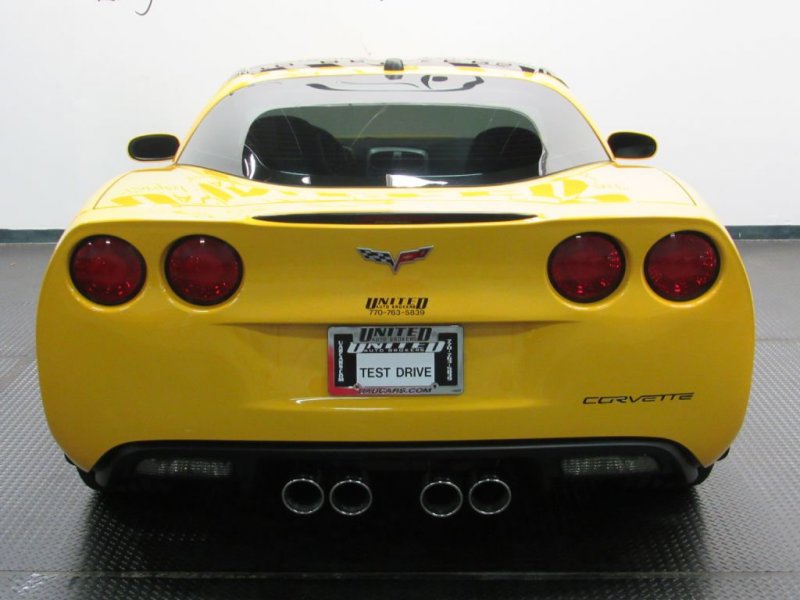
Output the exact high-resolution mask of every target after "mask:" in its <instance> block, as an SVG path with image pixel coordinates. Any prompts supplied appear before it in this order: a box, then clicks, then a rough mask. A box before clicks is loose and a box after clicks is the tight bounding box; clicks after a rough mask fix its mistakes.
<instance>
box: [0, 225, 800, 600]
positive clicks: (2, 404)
mask: <svg viewBox="0 0 800 600" xmlns="http://www.w3.org/2000/svg"><path fill="white" fill-rule="evenodd" d="M740 247H741V248H742V251H743V254H744V257H745V261H746V263H747V266H748V270H749V273H750V276H751V280H752V283H753V288H754V292H755V296H756V306H757V318H758V320H757V328H758V346H757V358H756V361H757V364H756V372H755V380H754V387H753V393H752V397H751V407H750V411H749V414H748V418H747V422H746V425H745V428H744V430H743V432H742V434H741V436H740V437H739V438H738V440H737V442H736V444H735V446H734V449H733V452H732V454H731V457H730V458H729V459H728V460H726V461H724V462H722V463H721V464H720V465H718V467H717V469H715V472H714V474H713V475H712V477H711V478H710V479H709V480H708V481H707V482H706V483H705V484H703V485H702V486H701V487H700V488H698V489H697V490H695V491H693V492H691V493H690V494H688V495H686V496H684V497H669V496H664V495H656V494H644V493H632V492H627V493H625V492H614V491H609V490H607V489H605V488H600V489H595V488H592V487H587V488H580V487H578V488H574V487H572V488H561V487H559V488H557V489H556V490H555V491H554V492H553V493H552V494H551V495H548V496H546V497H543V498H540V500H539V501H538V502H537V503H531V504H529V505H526V506H521V507H520V506H517V507H516V512H515V513H514V514H513V515H510V516H509V518H504V519H499V520H492V521H489V522H487V521H486V520H481V519H478V518H476V517H473V516H471V515H464V517H463V518H460V517H461V515H459V518H456V519H453V520H450V521H448V522H446V523H439V522H435V523H433V522H431V520H429V519H425V518H423V517H422V516H420V515H419V514H418V513H417V511H415V510H408V511H403V509H402V507H398V508H397V510H393V511H391V512H388V513H387V512H384V513H383V514H371V515H367V516H366V517H365V518H364V519H359V520H353V521H348V520H345V519H341V518H331V517H325V516H322V517H320V518H312V519H310V520H292V519H288V520H287V518H286V516H285V514H284V513H283V512H281V511H273V510H272V507H269V506H265V507H261V506H258V505H256V504H254V503H253V501H252V500H247V499H242V498H240V497H232V496H226V495H224V494H209V495H206V496H201V497H198V496H194V497H185V496H176V497H171V498H153V499H151V500H148V502H143V501H142V500H141V499H135V498H134V499H131V498H126V497H121V498H101V497H100V496H98V495H96V494H94V493H92V492H90V491H89V490H87V489H86V488H84V487H83V485H82V484H81V483H80V482H79V481H78V479H77V477H76V476H75V474H74V472H73V471H71V469H70V468H69V467H68V465H67V464H66V463H65V462H64V461H63V459H62V458H61V455H60V453H59V450H58V448H57V447H56V446H55V444H54V442H53V441H52V440H51V439H50V436H49V433H48V431H47V427H46V425H45V423H44V420H43V416H42V411H41V407H40V403H39V392H38V388H37V381H36V365H35V360H34V314H35V306H36V294H37V290H38V287H39V280H40V277H41V274H42V271H43V269H44V266H45V263H46V261H47V258H48V256H49V254H50V252H51V250H52V246H50V245H0V282H2V285H0V450H1V451H2V454H1V455H0V456H2V460H0V598H59V599H61V598H70V599H71V598H75V599H78V598H80V599H85V598H126V599H134V598H153V599H162V598H163V599H172V598H216V597H231V598H262V597H267V596H269V597H276V598H283V597H292V598H294V597H300V598H318V597H335V598H349V597H353V596H367V595H368V596H370V597H380V598H388V599H392V598H409V597H414V598H440V597H456V598H501V599H506V598H507V599H511V598H531V597H537V598H538V597H542V598H568V597H569V598H573V597H574V598H720V599H735V598H798V597H800V486H798V483H800V467H799V466H798V459H799V458H800V435H798V432H800V402H798V398H800V310H798V306H797V303H798V298H800V242H796V241H795V242H741V244H740Z"/></svg>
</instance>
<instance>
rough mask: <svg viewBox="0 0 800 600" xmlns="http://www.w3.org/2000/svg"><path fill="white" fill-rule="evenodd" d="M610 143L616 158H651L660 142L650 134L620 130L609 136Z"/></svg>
mask: <svg viewBox="0 0 800 600" xmlns="http://www.w3.org/2000/svg"><path fill="white" fill-rule="evenodd" d="M608 145H609V146H610V148H611V151H612V152H613V153H614V157H615V158H650V157H651V156H653V155H654V154H655V153H656V150H658V144H657V143H656V141H655V140H654V139H653V138H651V137H650V136H649V135H645V134H644V133H634V132H633V131H618V132H617V133H612V134H611V135H610V136H608Z"/></svg>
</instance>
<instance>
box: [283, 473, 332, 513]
mask: <svg viewBox="0 0 800 600" xmlns="http://www.w3.org/2000/svg"><path fill="white" fill-rule="evenodd" d="M281 500H283V505H284V506H285V507H286V508H287V509H288V510H290V511H291V512H293V513H294V514H296V515H313V514H314V513H315V512H317V511H318V510H319V509H320V508H322V506H323V504H325V492H324V491H323V490H322V486H321V485H320V484H319V481H317V479H316V478H314V477H310V476H306V475H302V476H298V477H294V478H293V479H290V480H289V481H287V482H286V485H284V486H283V489H282V490H281Z"/></svg>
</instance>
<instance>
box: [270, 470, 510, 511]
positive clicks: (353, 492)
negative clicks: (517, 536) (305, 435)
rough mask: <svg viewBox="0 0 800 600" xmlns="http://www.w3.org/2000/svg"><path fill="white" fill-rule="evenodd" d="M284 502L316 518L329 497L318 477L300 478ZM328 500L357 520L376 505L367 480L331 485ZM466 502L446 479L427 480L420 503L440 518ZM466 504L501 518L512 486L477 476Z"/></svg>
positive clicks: (457, 487)
mask: <svg viewBox="0 0 800 600" xmlns="http://www.w3.org/2000/svg"><path fill="white" fill-rule="evenodd" d="M281 500H282V501H283V505H284V506H285V507H286V509H287V510H289V511H290V512H292V513H294V514H296V515H313V514H314V513H316V512H317V511H319V510H320V509H321V508H322V507H323V506H324V505H325V500H326V495H325V490H324V489H323V487H322V484H321V483H320V479H319V478H318V477H316V476H312V475H297V476H295V477H292V478H291V479H289V481H287V482H286V484H285V485H284V486H283V489H282V490H281ZM327 500H328V502H329V503H330V505H331V508H333V510H334V511H335V512H337V513H338V514H340V515H344V516H346V517H355V516H358V515H362V514H364V513H365V512H367V511H368V510H369V508H370V507H371V506H372V500H373V496H372V488H371V487H370V485H369V482H368V481H367V479H366V478H365V477H362V476H357V475H351V476H347V477H344V478H342V479H340V480H338V481H337V482H336V483H334V484H333V485H332V486H331V488H330V491H329V492H328V494H327ZM464 500H465V493H464V491H462V487H461V486H460V485H459V484H458V483H456V482H455V481H454V480H453V479H452V478H450V477H446V476H428V477H426V479H425V481H424V482H423V484H422V489H421V490H420V493H419V504H420V506H421V507H422V510H423V511H424V512H425V514H427V515H430V516H432V517H436V518H439V519H445V518H448V517H452V516H453V515H455V514H456V513H458V511H460V510H461V508H462V506H463V505H464ZM466 501H467V504H468V505H469V507H470V508H471V509H472V510H473V511H475V512H476V513H477V514H479V515H499V514H500V513H502V512H504V511H505V510H506V509H507V508H508V507H509V505H510V504H511V487H510V486H509V485H508V484H507V483H506V482H505V481H504V480H503V479H502V478H500V477H499V476H497V475H493V474H490V475H483V476H473V477H472V478H471V484H470V486H469V488H468V489H467V490H466Z"/></svg>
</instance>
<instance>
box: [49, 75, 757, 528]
mask: <svg viewBox="0 0 800 600" xmlns="http://www.w3.org/2000/svg"><path fill="white" fill-rule="evenodd" d="M424 77H425V76H424V75H423V76H422V79H420V80H419V81H417V82H416V84H415V85H419V86H423V84H424V85H427V86H429V87H435V86H433V83H430V82H428V83H426V80H425V79H424ZM300 79H302V78H300ZM323 79H324V78H323ZM445 79H447V78H445ZM475 79H476V76H475V75H474V74H472V73H470V75H469V76H466V75H462V74H458V76H456V77H453V78H452V80H451V81H449V82H448V81H444V82H443V81H439V82H438V83H437V85H438V86H440V87H439V88H437V89H439V91H442V90H441V86H451V88H447V89H449V90H450V91H453V92H454V93H456V92H458V93H461V92H460V91H459V90H461V91H463V90H466V92H464V93H471V92H469V90H473V89H482V88H480V87H479V85H481V84H478V83H475V82H474V80H475ZM478 79H480V78H478ZM327 81H328V80H325V82H324V83H320V82H318V81H315V82H314V86H316V87H313V90H316V91H315V92H314V93H317V92H319V90H322V91H321V92H319V93H322V94H323V95H324V94H327V93H329V92H330V91H331V90H334V91H336V90H338V88H337V85H338V84H335V82H333V80H331V82H332V83H330V84H328V83H327ZM415 81H416V80H415ZM368 83H369V85H370V86H374V85H376V83H375V81H374V80H370V81H369V82H368ZM503 85H505V83H504V84H503ZM524 85H532V84H529V83H525V84H524ZM554 85H555V84H553V85H549V87H548V86H545V87H546V88H547V89H546V91H545V92H544V94H545V95H546V96H547V98H548V99H546V100H545V101H544V102H545V103H547V102H554V103H555V104H553V106H556V105H557V106H558V108H557V109H554V110H556V112H558V111H562V112H563V111H567V112H564V113H563V114H567V113H570V114H572V113H571V112H570V111H573V112H575V111H577V109H576V108H575V107H574V106H573V105H572V104H571V103H568V106H566V108H565V107H563V106H562V105H561V104H558V102H561V100H558V101H556V100H554V99H553V98H555V97H554V96H552V94H555V93H557V95H559V97H560V98H562V100H564V99H563V97H562V96H561V95H560V94H561V92H556V90H555V87H554ZM320 86H323V87H320ZM289 87H291V86H288V87H287V89H289ZM295 87H297V86H295ZM501 88H502V90H505V88H504V87H502V86H501ZM243 89H245V90H246V89H247V88H243ZM298 89H299V88H298ZM348 89H349V88H348ZM370 90H372V88H370ZM370 90H368V91H367V93H368V96H366V99H365V100H364V101H363V106H362V107H361V109H359V110H358V111H356V113H357V117H358V118H357V119H356V122H361V121H362V120H363V119H364V118H365V117H367V116H368V117H369V119H368V123H367V125H369V123H373V124H375V123H378V125H374V127H375V130H374V132H373V134H372V135H369V134H368V133H365V131H364V129H363V128H361V129H359V128H358V127H355V128H354V125H352V124H350V125H347V124H345V125H342V126H341V131H342V132H344V133H340V134H337V135H333V134H331V133H330V131H329V129H330V130H332V131H334V132H336V131H337V129H336V127H337V125H336V123H338V122H339V121H340V120H341V121H344V119H338V118H337V119H333V120H329V121H326V119H328V117H327V116H326V115H327V112H326V111H322V112H319V111H317V112H315V111H316V110H317V108H318V107H319V104H313V105H312V106H311V108H310V109H309V110H306V111H305V112H302V111H301V108H302V107H300V108H297V109H295V112H294V113H293V114H291V115H290V114H288V112H286V111H284V110H283V109H275V108H269V107H267V108H266V109H265V108H264V107H263V106H260V107H259V108H258V110H255V109H248V110H250V116H249V117H247V119H246V121H247V122H246V124H245V126H244V128H243V129H242V130H241V135H239V136H238V138H237V139H238V142H235V143H234V142H231V143H230V148H229V149H228V151H225V150H224V147H225V143H223V144H222V149H220V150H219V152H217V153H215V152H211V150H209V148H218V146H216V145H214V144H212V143H211V142H212V141H213V140H216V139H217V137H218V136H219V135H221V134H220V132H221V131H224V130H225V128H224V127H222V125H224V124H225V123H229V120H230V118H233V117H230V115H236V114H239V111H240V109H242V107H243V106H244V107H247V106H248V102H251V100H252V97H253V96H252V95H251V96H248V97H249V98H251V100H247V98H248V97H245V98H244V100H242V99H241V97H240V98H239V99H238V100H236V102H234V103H233V104H232V105H231V106H230V107H229V109H226V110H227V111H228V112H227V113H224V114H223V117H220V118H218V119H217V120H216V121H215V120H214V118H213V115H214V114H216V113H214V112H212V114H211V117H207V119H206V121H204V123H206V122H208V126H207V127H205V128H203V125H202V124H201V126H200V127H199V128H198V129H197V130H196V132H195V134H194V135H193V137H192V140H194V141H195V142H196V143H197V144H196V145H195V146H194V150H193V146H192V143H193V142H192V140H190V142H189V145H188V146H187V149H185V150H184V152H183V155H182V158H181V159H179V162H180V163H183V164H182V165H181V164H179V165H177V166H173V167H169V168H167V169H160V170H159V169H156V170H153V171H145V172H140V173H134V174H132V175H129V176H127V177H125V178H123V179H122V180H120V181H118V182H117V183H116V184H114V185H113V186H112V187H111V188H110V189H108V190H106V192H105V193H104V194H102V195H101V196H100V197H99V200H98V201H97V202H96V204H95V205H94V206H93V207H92V208H91V209H90V210H87V211H85V212H84V213H82V214H81V215H80V216H79V217H78V219H77V220H76V222H75V224H74V226H73V227H72V228H70V229H69V230H68V231H67V233H66V234H65V236H64V237H63V238H62V240H61V241H60V243H59V246H58V247H57V249H56V252H55V254H54V256H53V258H52V260H51V264H50V266H49V268H48V271H47V275H46V277H45V280H44V283H43V287H42V292H41V300H40V306H39V316H38V325H37V331H38V333H37V343H38V349H37V351H38V358H39V369H40V381H41V389H42V396H43V399H44V405H45V411H46V415H47V418H48V422H49V424H50V427H51V429H52V431H53V434H54V436H55V437H56V439H57V441H58V442H59V444H60V445H61V446H62V448H63V449H64V451H65V453H66V455H67V456H68V458H69V460H70V461H72V462H73V463H74V464H75V465H76V466H77V467H78V468H79V470H81V471H82V472H83V473H84V475H85V477H86V479H87V480H88V481H90V482H91V483H92V484H94V485H98V486H100V487H113V486H115V485H122V484H124V483H126V482H128V481H131V480H151V481H162V480H165V481H166V480H173V479H174V480H181V479H190V480H194V479H201V480H205V479H211V480H241V479H251V480H261V481H271V482H279V483H280V486H281V490H282V497H283V500H284V503H285V505H286V506H287V507H288V508H289V509H290V510H292V511H293V512H297V513H300V514H308V513H311V512H315V511H316V510H318V509H319V508H320V507H321V505H322V504H321V503H324V502H325V500H326V496H327V499H328V501H329V502H330V503H331V504H332V505H333V506H334V508H335V509H336V510H337V511H339V512H341V513H342V514H359V513H360V512H363V510H366V508H368V506H369V504H370V503H371V502H372V491H371V489H370V486H369V484H368V481H369V478H370V477H373V476H376V475H377V474H379V473H387V472H394V471H396V472H404V473H406V474H410V475H411V476H413V477H419V479H420V482H421V483H420V491H419V494H420V501H421V502H422V504H423V507H425V509H426V511H427V512H429V513H430V514H432V515H434V516H449V515H450V514H452V513H453V512H454V511H455V510H458V507H460V506H461V504H462V503H469V504H470V505H472V506H473V508H474V509H475V510H476V511H477V512H480V513H483V514H495V513H498V512H502V510H504V509H505V507H506V506H507V505H508V503H507V502H510V498H511V489H512V487H513V486H512V485H511V484H510V483H509V482H513V481H514V478H525V479H539V480H548V479H551V478H554V477H576V478H579V477H595V476H602V477H608V476H621V475H634V476H640V477H655V478H661V479H663V480H665V481H671V482H677V483H692V482H694V481H697V480H698V479H699V478H701V477H702V475H703V473H705V472H707V470H708V467H710V466H711V465H713V463H714V462H715V461H716V460H717V459H719V458H720V457H721V456H722V455H724V454H725V453H726V451H727V450H728V448H729V446H730V444H731V442H732V440H733V438H734V437H735V435H736V433H737V431H738V430H739V428H740V426H741V423H742V420H743V418H744V412H745V408H746V404H747V398H748V393H749V385H750V375H751V370H752V358H753V311H752V301H751V297H750V292H749V287H748V283H747V278H746V275H745V272H744V269H743V266H742V262H741V259H740V258H739V255H738V253H737V251H736V248H735V246H734V244H733V243H732V241H731V239H730V237H729V236H728V234H727V233H726V232H725V230H724V228H722V227H721V226H719V225H718V224H717V222H716V221H715V220H714V218H713V216H712V215H711V214H710V213H709V212H708V211H707V209H706V208H705V207H703V206H702V205H701V204H699V203H698V201H696V199H693V198H692V197H690V196H689V195H688V194H687V192H686V191H684V189H683V188H682V187H681V186H680V185H679V184H677V183H676V182H675V181H674V180H672V179H671V178H670V177H669V176H667V175H665V174H662V173H660V172H657V171H654V170H652V169H635V168H625V167H620V166H618V165H616V164H614V163H612V162H610V161H609V160H608V156H607V154H606V151H605V150H604V147H603V145H602V143H601V142H599V141H598V140H597V138H596V134H595V133H594V131H593V130H592V128H591V126H590V125H589V124H587V123H586V122H583V125H572V126H571V127H572V130H571V133H570V134H569V135H568V136H567V137H570V136H571V139H570V140H566V142H569V143H566V142H565V143H564V144H562V145H561V146H559V145H558V142H557V141H553V142H552V143H551V140H552V137H553V136H558V135H559V134H558V128H557V127H555V126H554V125H553V124H550V125H549V127H550V129H549V130H548V125H546V124H544V123H540V122H537V123H535V125H534V124H533V123H532V122H531V123H529V124H528V125H525V124H524V123H523V122H522V121H521V120H520V119H521V117H520V116H519V115H520V114H521V113H520V112H519V111H518V110H516V109H515V110H512V111H511V112H507V111H506V112H503V110H505V109H501V108H499V107H497V106H493V105H492V102H494V101H490V100H486V102H488V103H489V105H492V106H490V107H489V108H488V109H487V110H485V111H483V112H480V113H470V114H475V115H477V117H476V118H478V119H479V120H480V119H485V120H486V122H485V123H483V124H482V125H481V126H480V127H479V128H478V129H477V130H476V132H472V133H469V135H471V136H473V137H472V138H469V137H468V136H467V137H464V136H461V137H459V136H457V135H455V136H451V138H452V139H450V138H448V139H445V138H446V137H447V136H444V135H440V136H438V137H436V136H434V137H435V139H433V138H430V137H427V138H426V137H425V136H421V135H417V136H416V137H413V136H412V137H411V138H409V137H408V136H407V135H406V134H405V133H404V134H403V135H402V136H401V138H397V135H396V124H397V123H405V122H406V120H405V115H406V112H407V110H408V106H407V103H406V102H405V101H404V102H401V103H395V104H391V105H388V106H389V109H388V112H387V110H384V108H381V107H382V106H383V105H381V104H380V103H377V104H376V102H377V99H376V98H378V97H377V96H374V94H383V93H384V92H382V91H381V92H376V91H374V90H372V91H370ZM296 91H297V90H295V91H294V92H291V93H292V94H294V93H296ZM445 91H447V90H445ZM434 92H435V90H434ZM303 93H306V92H305V91H303ZM348 93H349V92H348ZM398 93H405V92H398ZM425 93H426V94H428V96H425V98H429V97H434V98H436V100H435V101H433V100H431V103H430V104H426V105H425V106H426V107H427V108H426V109H425V111H423V116H424V117H425V119H427V126H432V124H434V123H436V122H437V119H436V118H434V117H436V115H437V114H438V112H437V111H439V110H440V109H441V108H442V106H444V107H445V108H446V106H447V105H446V104H441V103H442V102H444V101H443V100H441V98H443V97H445V96H447V95H444V96H443V95H441V94H438V95H437V93H434V96H431V95H430V92H425ZM254 94H255V96H254V97H256V98H260V97H261V96H260V94H261V92H258V93H256V92H254ZM501 96H502V98H503V99H506V98H507V97H506V96H505V95H502V94H501ZM231 97H235V95H232V96H231ZM325 97H327V96H325ZM404 98H407V97H406V96H404ZM378 99H379V98H378ZM259 101H260V100H259ZM221 102H225V101H224V100H223V101H221ZM237 102H238V104H237ZM459 106H460V107H461V108H463V107H464V106H465V105H463V104H462V105H459ZM431 107H432V108H431ZM215 110H216V109H215ZM519 110H522V109H521V108H520V109H519ZM276 111H277V112H276ZM298 111H301V112H298ZM487 111H488V112H487ZM341 114H344V113H341ZM387 114H390V115H391V114H394V115H395V117H392V118H394V119H395V120H394V121H392V120H391V119H389V120H386V115H387ZM453 114H454V115H458V114H460V113H458V111H456V112H454V113H453ZM559 114H561V113H559ZM575 114H579V113H577V112H576V113H575ZM226 115H228V116H226ZM464 115H465V118H464V119H463V122H462V123H456V124H455V125H452V124H449V125H446V126H445V129H447V127H450V129H447V132H450V131H451V130H453V127H455V128H459V127H460V128H461V129H462V130H463V129H464V128H468V127H472V126H474V127H478V126H477V125H469V124H470V123H472V121H471V120H470V119H469V118H466V117H469V116H470V115H469V114H467V112H464ZM570 118H571V117H570ZM381 119H384V121H385V123H384V124H383V125H380V123H381ZM425 119H423V120H425ZM496 119H499V120H500V121H501V122H502V123H505V124H504V125H502V126H496V125H497V122H496V121H495V120H496ZM454 120H456V121H457V120H458V119H456V118H455V117H454ZM362 125H363V127H364V128H366V127H367V125H364V124H363V123H362ZM323 126H325V127H323ZM359 127H361V126H359ZM325 128H328V129H325ZM321 130H323V133H320V131H321ZM355 130H358V131H357V135H355V134H353V131H355ZM520 130H524V132H523V133H520ZM393 132H394V133H393ZM487 132H488V133H487ZM289 134H291V135H289ZM448 135H449V133H448ZM302 136H305V137H304V140H305V141H303V140H300V139H299V137H302ZM393 136H394V137H393ZM539 138H541V139H539ZM242 139H243V140H244V148H243V147H242ZM432 139H433V141H432ZM559 139H561V138H559ZM592 139H594V142H592V141H591V140H592ZM287 140H288V141H287ZM308 140H311V142H313V143H311V142H308ZM409 140H410V141H409ZM470 140H471V141H470ZM581 140H582V141H581ZM563 141H564V140H562V142H563ZM307 142H308V143H307ZM283 143H288V144H289V146H286V147H285V148H284V149H283V150H280V152H276V151H275V148H276V147H277V148H279V149H280V148H282V146H280V144H283ZM292 144H294V145H292ZM320 148H321V149H322V150H321V151H322V156H323V158H324V160H321V161H320V160H319V156H320V155H318V154H317V153H318V152H319V151H320ZM509 148H512V150H508V149H509ZM454 152H455V155H454ZM454 156H456V159H454V158H453V157H454ZM497 156H503V157H505V158H503V160H502V161H500V163H499V164H498V161H497ZM206 163H208V164H206ZM573 163H574V164H573ZM193 165H194V166H193ZM454 165H456V166H458V165H460V166H458V169H460V171H458V172H455V173H454V172H453V170H454V169H456V167H455V166H454ZM226 171H227V173H226ZM378 184H380V185H378Z"/></svg>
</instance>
